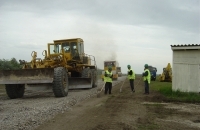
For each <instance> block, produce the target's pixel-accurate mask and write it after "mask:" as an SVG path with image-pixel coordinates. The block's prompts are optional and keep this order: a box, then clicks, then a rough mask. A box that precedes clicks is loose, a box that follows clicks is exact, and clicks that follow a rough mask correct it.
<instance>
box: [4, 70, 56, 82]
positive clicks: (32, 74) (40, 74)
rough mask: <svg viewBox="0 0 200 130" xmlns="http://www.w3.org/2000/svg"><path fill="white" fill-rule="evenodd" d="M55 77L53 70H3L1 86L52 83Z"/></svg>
mask: <svg viewBox="0 0 200 130" xmlns="http://www.w3.org/2000/svg"><path fill="white" fill-rule="evenodd" d="M53 75H54V69H53V68H40V69H38V68H37V69H21V70H1V71H0V84H38V83H52V82H53Z"/></svg>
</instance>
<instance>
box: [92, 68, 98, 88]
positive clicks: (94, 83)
mask: <svg viewBox="0 0 200 130" xmlns="http://www.w3.org/2000/svg"><path fill="white" fill-rule="evenodd" d="M92 76H93V82H92V83H93V84H92V87H93V88H95V87H97V70H96V69H92Z"/></svg>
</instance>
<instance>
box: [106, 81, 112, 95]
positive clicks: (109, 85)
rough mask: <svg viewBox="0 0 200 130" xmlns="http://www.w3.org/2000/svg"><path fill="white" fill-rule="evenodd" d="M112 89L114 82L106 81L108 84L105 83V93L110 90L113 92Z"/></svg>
mask: <svg viewBox="0 0 200 130" xmlns="http://www.w3.org/2000/svg"><path fill="white" fill-rule="evenodd" d="M111 90H112V83H111V82H106V84H105V94H107V92H108V91H109V94H111Z"/></svg>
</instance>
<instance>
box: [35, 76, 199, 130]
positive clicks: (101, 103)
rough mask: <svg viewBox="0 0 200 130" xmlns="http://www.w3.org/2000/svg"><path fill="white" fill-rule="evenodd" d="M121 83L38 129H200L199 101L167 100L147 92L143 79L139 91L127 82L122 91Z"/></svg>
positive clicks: (59, 115)
mask: <svg viewBox="0 0 200 130" xmlns="http://www.w3.org/2000/svg"><path fill="white" fill-rule="evenodd" d="M138 81H139V79H136V81H135V85H137V84H138ZM121 84H122V82H121V83H119V84H117V85H115V86H113V90H112V94H111V95H104V94H103V93H101V95H100V96H99V97H98V98H97V96H96V95H95V96H92V97H91V98H89V99H87V100H84V101H82V102H80V103H78V104H76V105H75V106H73V107H72V109H70V110H68V111H65V112H63V113H59V114H58V115H56V116H55V117H54V118H52V119H50V120H49V121H47V122H45V123H43V124H42V125H40V126H39V127H38V128H36V130H56V129H57V130H200V105H199V104H187V103H177V102H176V103H175V102H173V103H172V102H171V103H170V102H168V103H165V102H163V98H164V97H163V96H161V95H160V94H159V93H158V92H154V91H152V90H151V89H150V95H144V94H143V93H144V87H143V82H142V81H141V82H139V84H138V85H137V86H136V87H135V90H136V92H135V93H131V91H130V87H129V82H128V81H126V82H125V83H124V85H123V88H122V92H121V93H120V92H119V89H120V86H121Z"/></svg>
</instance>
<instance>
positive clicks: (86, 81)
mask: <svg viewBox="0 0 200 130" xmlns="http://www.w3.org/2000/svg"><path fill="white" fill-rule="evenodd" d="M80 88H92V79H91V78H81V77H80V78H79V77H76V78H75V77H74V78H69V89H80Z"/></svg>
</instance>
